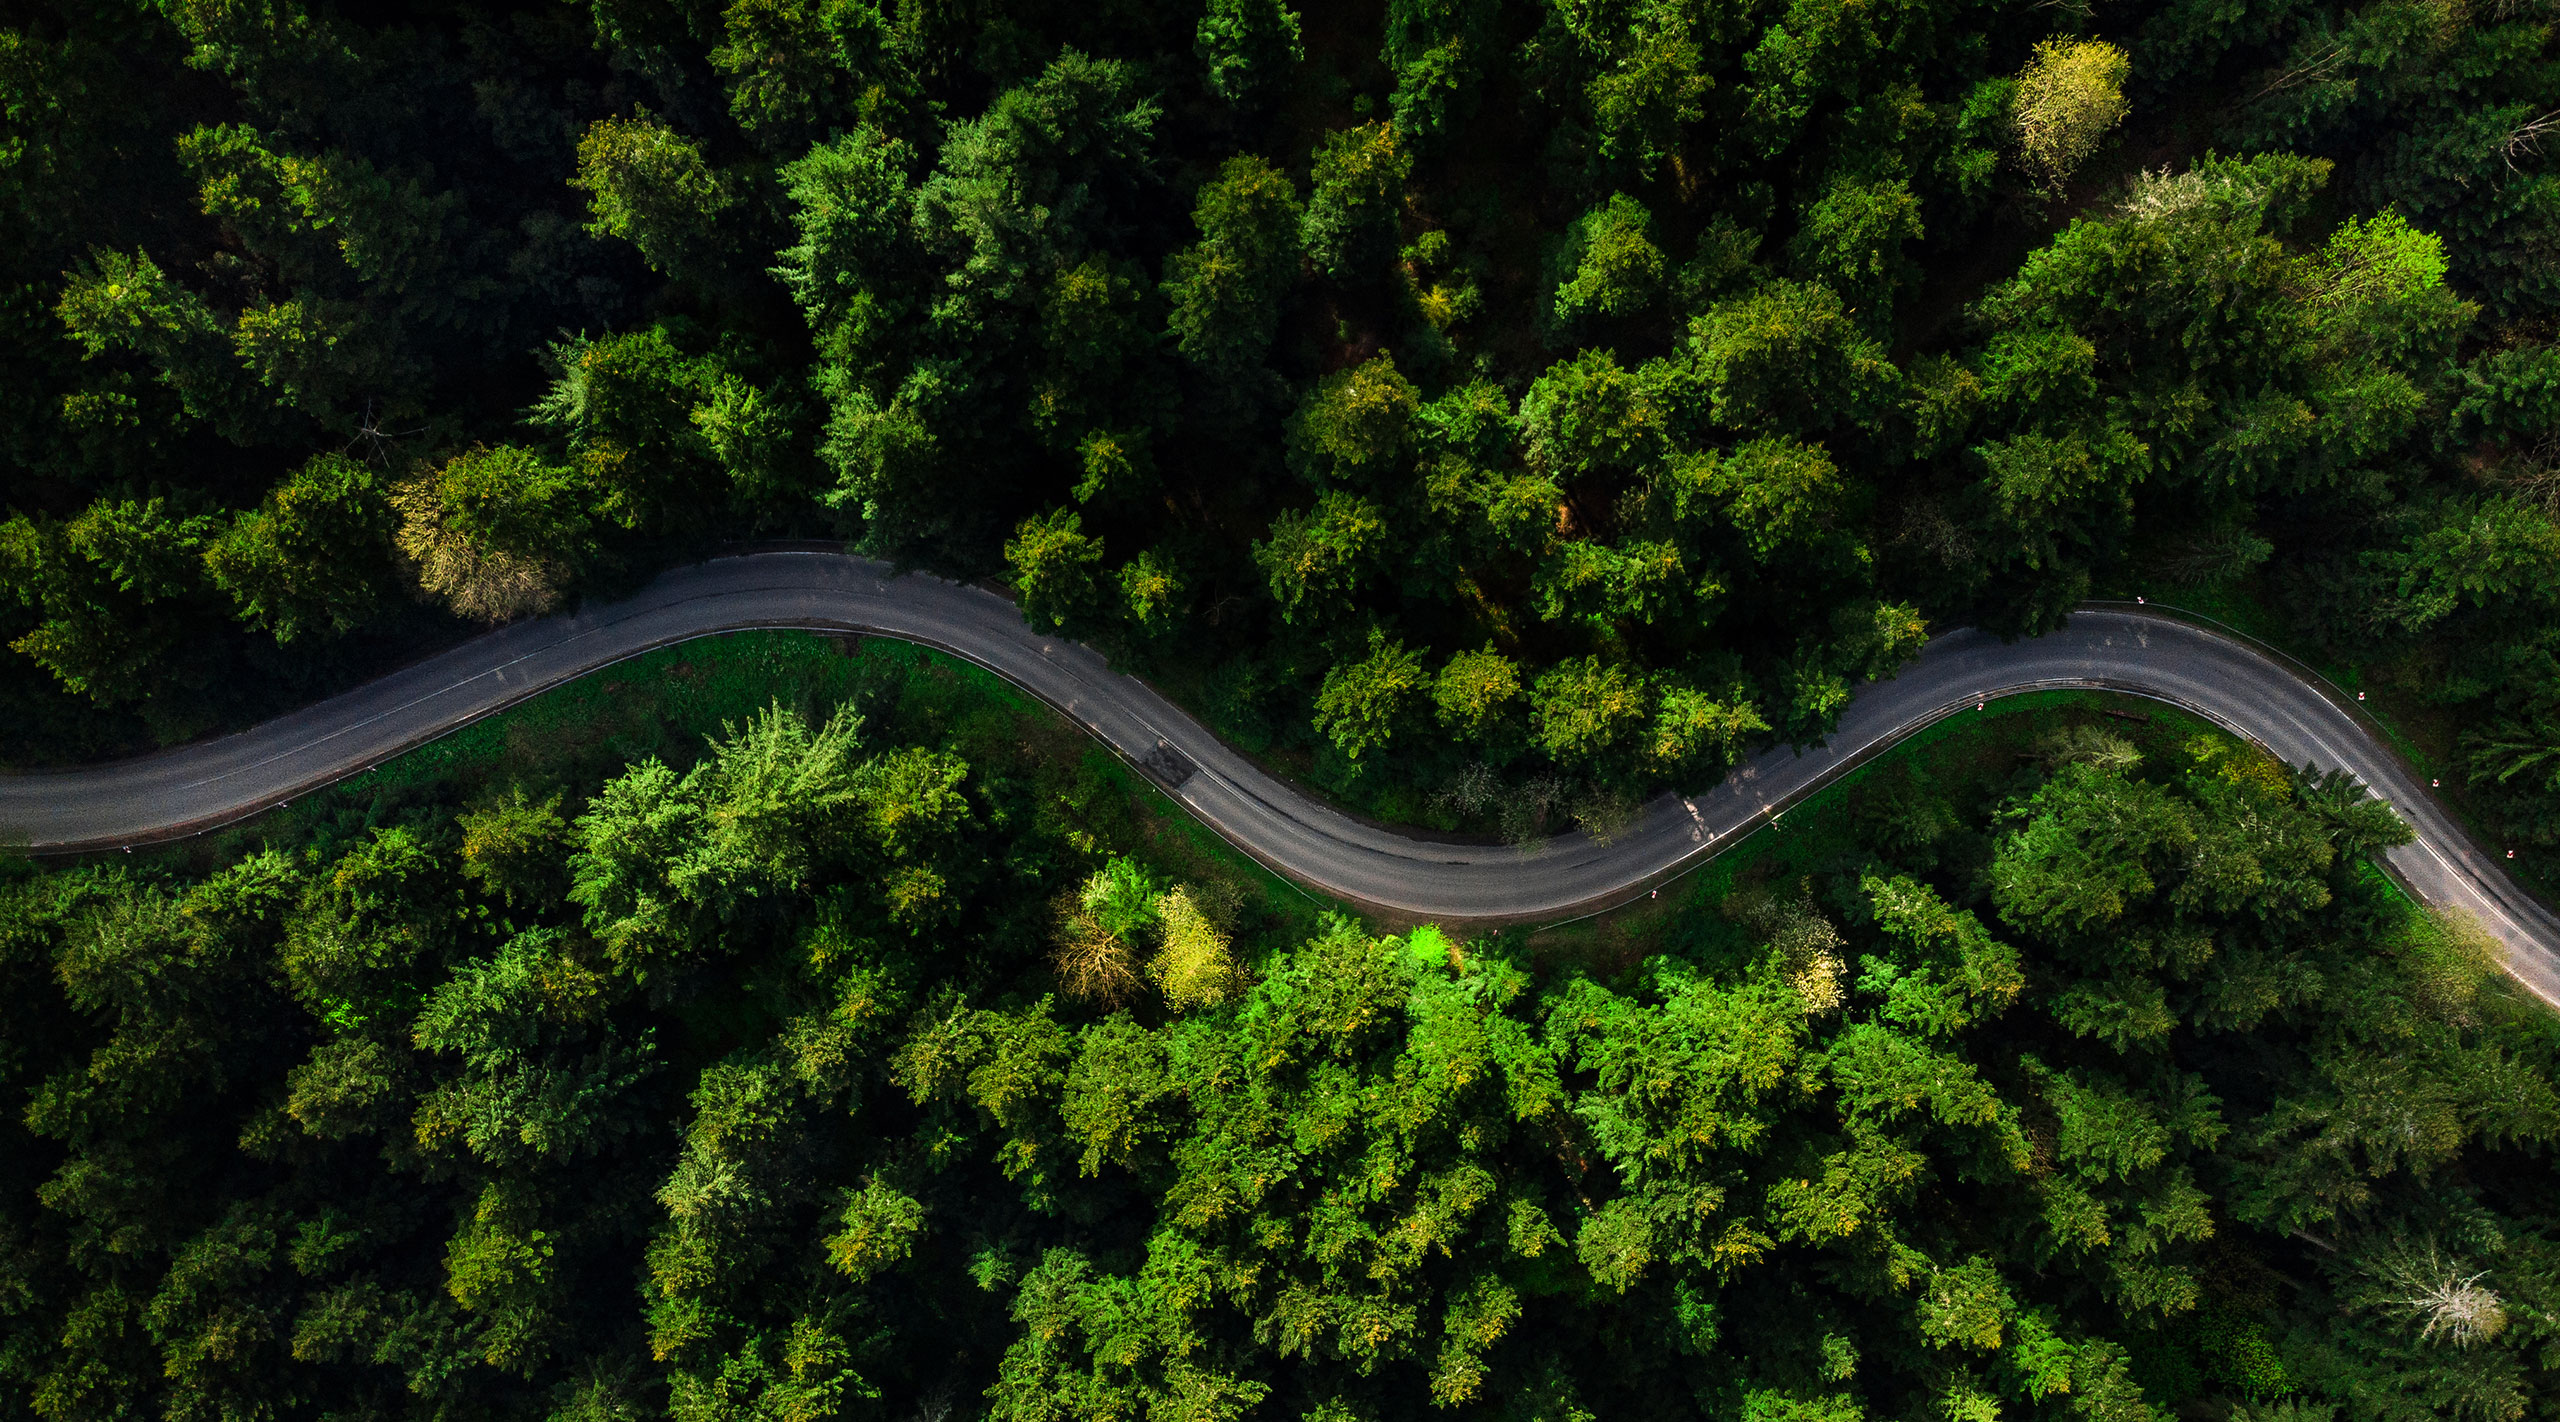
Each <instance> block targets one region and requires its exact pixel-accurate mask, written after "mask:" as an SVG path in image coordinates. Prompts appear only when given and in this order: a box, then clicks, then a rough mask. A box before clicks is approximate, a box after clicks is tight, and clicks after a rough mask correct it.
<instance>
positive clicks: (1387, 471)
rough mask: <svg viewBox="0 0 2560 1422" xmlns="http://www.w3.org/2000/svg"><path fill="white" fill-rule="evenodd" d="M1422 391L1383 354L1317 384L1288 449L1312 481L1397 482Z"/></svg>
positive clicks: (1292, 427) (1292, 426)
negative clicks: (1312, 478) (1314, 479)
mask: <svg viewBox="0 0 2560 1422" xmlns="http://www.w3.org/2000/svg"><path fill="white" fill-rule="evenodd" d="M1421 404H1422V399H1421V394H1420V392H1418V391H1416V390H1415V389H1414V387H1413V382H1412V381H1410V380H1407V379H1405V378H1404V375H1403V374H1402V373H1401V372H1399V371H1398V370H1397V369H1396V362H1395V357H1394V356H1393V355H1392V354H1391V353H1389V352H1386V351H1380V352H1378V353H1377V354H1376V355H1374V356H1371V357H1370V358H1369V359H1367V360H1364V361H1362V362H1361V363H1360V364H1358V365H1355V366H1352V367H1350V368H1349V369H1346V370H1338V371H1335V372H1334V373H1333V374H1331V375H1328V376H1326V377H1325V378H1324V379H1322V380H1319V381H1317V382H1316V384H1315V386H1314V388H1313V389H1311V390H1309V391H1308V392H1307V395H1306V398H1305V399H1304V400H1303V401H1301V402H1300V403H1299V405H1298V409H1297V413H1296V414H1295V415H1293V416H1292V417H1291V418H1290V421H1289V448H1290V452H1291V453H1292V454H1293V455H1295V456H1296V457H1297V459H1298V461H1299V462H1300V465H1301V467H1303V468H1304V469H1305V470H1306V472H1307V473H1308V474H1309V476H1311V477H1315V478H1319V479H1320V478H1323V477H1326V476H1328V475H1330V476H1331V477H1333V478H1336V479H1342V480H1346V481H1350V480H1366V481H1372V482H1375V481H1381V480H1386V479H1389V478H1392V477H1393V476H1394V475H1395V474H1396V473H1397V472H1398V467H1399V465H1400V464H1401V463H1402V462H1403V460H1402V456H1403V455H1404V453H1405V451H1406V450H1407V449H1408V448H1409V446H1410V444H1411V442H1412V439H1413V433H1414V429H1413V426H1414V413H1415V411H1416V410H1417V409H1419V408H1420V407H1421Z"/></svg>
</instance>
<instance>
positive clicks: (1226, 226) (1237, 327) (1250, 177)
mask: <svg viewBox="0 0 2560 1422" xmlns="http://www.w3.org/2000/svg"><path fill="white" fill-rule="evenodd" d="M1203 23H1204V24H1205V23H1207V22H1206V21H1203ZM1300 215H1301V214H1300V208H1299V205H1298V193H1297V188H1296V187H1295V185H1293V184H1292V183H1291V182H1290V181H1289V178H1288V175H1287V174H1285V173H1283V172H1281V171H1280V170H1279V169H1277V168H1275V167H1273V166H1272V165H1271V164H1270V162H1269V161H1268V160H1266V159H1263V158H1260V157H1257V156H1255V155H1252V154H1239V155H1237V156H1235V157H1233V158H1229V159H1228V160H1226V162H1225V163H1223V164H1221V165H1220V166H1219V168H1218V176H1217V178H1216V179H1215V180H1213V181H1211V182H1208V183H1204V184H1202V185H1201V188H1200V198H1199V201H1198V203H1197V204H1196V205H1195V206H1194V207H1193V208H1192V211H1191V220H1192V222H1193V223H1194V224H1196V225H1197V226H1198V227H1199V229H1200V241H1199V244H1198V245H1196V246H1193V247H1187V248H1184V249H1183V250H1181V251H1178V252H1176V253H1174V254H1173V256H1172V257H1171V259H1169V260H1168V261H1167V263H1166V265H1165V295H1166V297H1167V300H1168V302H1169V304H1170V306H1171V307H1172V310H1171V314H1170V316H1169V317H1168V319H1167V322H1166V326H1167V328H1168V329H1169V330H1170V331H1171V332H1172V333H1173V338H1174V342H1175V345H1176V348H1177V349H1179V350H1180V351H1181V352H1182V355H1183V358H1184V359H1186V360H1188V361H1190V362H1192V363H1193V364H1194V365H1197V366H1199V367H1201V368H1202V369H1203V370H1206V371H1209V372H1211V373H1212V374H1214V375H1217V376H1219V377H1222V378H1224V379H1226V380H1230V381H1232V380H1236V379H1239V378H1240V377H1241V376H1242V375H1243V374H1244V372H1246V371H1248V370H1251V369H1253V368H1254V367H1256V366H1258V365H1259V364H1260V363H1261V361H1262V359H1263V356H1264V353H1265V352H1267V351H1268V350H1269V349H1270V348H1271V340H1272V337H1273V336H1274V335H1275V334H1276V333H1277V332H1278V330H1279V325H1280V316H1281V312H1282V305H1283V303H1284V302H1285V301H1286V299H1287V297H1288V293H1289V289H1290V287H1291V286H1292V285H1294V284H1295V282H1296V279H1297V275H1298V264H1299V251H1298V240H1297V233H1298V221H1299V218H1300Z"/></svg>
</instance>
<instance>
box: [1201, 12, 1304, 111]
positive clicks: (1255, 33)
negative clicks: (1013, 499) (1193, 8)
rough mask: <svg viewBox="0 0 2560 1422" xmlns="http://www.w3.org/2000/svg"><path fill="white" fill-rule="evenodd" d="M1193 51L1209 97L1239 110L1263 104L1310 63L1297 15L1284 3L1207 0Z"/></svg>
mask: <svg viewBox="0 0 2560 1422" xmlns="http://www.w3.org/2000/svg"><path fill="white" fill-rule="evenodd" d="M1192 48H1193V52H1194V53H1196V54H1197V55H1198V56H1199V58H1200V62H1201V63H1202V64H1203V65H1205V66H1207V68H1208V83H1209V92H1210V93H1212V94H1215V95H1217V96H1218V97H1219V98H1221V99H1224V100H1226V101H1227V102H1228V103H1230V104H1233V105H1235V106H1237V107H1238V108H1251V107H1254V106H1257V105H1259V104H1261V103H1263V102H1265V101H1266V100H1267V99H1268V98H1269V97H1270V96H1271V95H1272V94H1273V93H1274V92H1275V91H1276V90H1277V89H1278V88H1279V86H1280V85H1281V84H1283V83H1285V82H1287V80H1288V77H1289V70H1290V67H1291V66H1293V65H1295V64H1297V63H1298V62H1299V61H1301V60H1303V59H1305V58H1306V48H1305V46H1304V45H1302V44H1301V43H1300V42H1299V39H1298V12H1297V11H1295V10H1292V9H1290V8H1289V7H1288V6H1286V5H1283V4H1281V3H1280V0H1208V9H1207V10H1206V11H1205V12H1203V13H1202V15H1201V16H1200V27H1199V30H1198V32H1197V35H1196V38H1195V39H1194V40H1193V42H1192Z"/></svg>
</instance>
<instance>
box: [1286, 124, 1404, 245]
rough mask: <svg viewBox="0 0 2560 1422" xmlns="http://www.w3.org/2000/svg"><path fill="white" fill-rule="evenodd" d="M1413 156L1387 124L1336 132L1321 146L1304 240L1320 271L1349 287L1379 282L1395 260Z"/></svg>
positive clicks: (1304, 223)
mask: <svg viewBox="0 0 2560 1422" xmlns="http://www.w3.org/2000/svg"><path fill="white" fill-rule="evenodd" d="M1412 171H1413V157H1412V155H1410V154H1408V153H1406V152H1405V151H1404V150H1403V149H1401V148H1399V147H1398V146H1397V144H1396V135H1395V130H1394V129H1392V128H1390V127H1388V126H1387V125H1386V124H1384V123H1365V124H1360V125H1358V126H1356V127H1353V128H1343V129H1336V130H1334V131H1333V132H1331V133H1328V134H1326V135H1325V137H1324V141H1323V142H1322V143H1320V144H1319V145H1317V148H1316V155H1315V173H1314V193H1313V195H1312V196H1310V197H1309V198H1308V199H1307V211H1306V216H1305V218H1304V219H1303V220H1302V221H1301V223H1300V224H1299V228H1298V232H1299V241H1300V242H1301V243H1303V244H1304V245H1305V247H1306V249H1307V257H1308V259H1309V260H1310V261H1312V262H1313V263H1314V264H1315V268H1316V270H1317V271H1318V272H1320V273H1322V274H1323V275H1324V276H1326V277H1327V278H1329V279H1331V280H1333V281H1336V282H1341V283H1344V284H1347V285H1361V284H1366V283H1368V282H1372V281H1375V280H1377V279H1379V278H1380V277H1381V276H1383V275H1384V274H1385V271H1386V268H1387V264H1388V262H1389V261H1390V260H1392V259H1393V258H1394V256H1395V252H1396V234H1397V229H1398V226H1399V224H1400V223H1401V221H1402V219H1403V208H1404V180H1405V177H1406V175H1408V174H1409V173H1411V172H1412Z"/></svg>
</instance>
